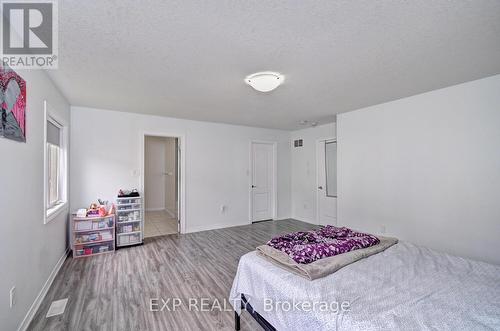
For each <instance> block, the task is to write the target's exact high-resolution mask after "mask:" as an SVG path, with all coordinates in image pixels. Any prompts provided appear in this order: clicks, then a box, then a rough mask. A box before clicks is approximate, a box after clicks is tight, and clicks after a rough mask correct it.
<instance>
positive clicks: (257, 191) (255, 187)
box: [251, 142, 274, 222]
mask: <svg viewBox="0 0 500 331" xmlns="http://www.w3.org/2000/svg"><path fill="white" fill-rule="evenodd" d="M251 168H252V169H251V214H252V215H251V220H252V221H253V222H256V221H263V220H269V219H272V218H273V216H274V143H260V142H252V144H251Z"/></svg>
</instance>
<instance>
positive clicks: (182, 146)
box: [139, 131, 186, 234]
mask: <svg viewBox="0 0 500 331" xmlns="http://www.w3.org/2000/svg"><path fill="white" fill-rule="evenodd" d="M146 136H148V137H163V138H177V141H178V148H179V150H180V153H181V157H180V159H179V160H178V162H179V164H178V167H179V170H180V176H179V182H178V183H177V185H179V195H178V198H179V200H180V203H179V210H178V211H177V213H178V215H179V233H181V234H183V233H186V136H185V135H184V134H179V133H175V132H149V131H143V132H141V135H140V139H139V141H140V144H141V146H140V151H141V152H140V157H141V159H140V165H141V170H140V175H141V192H142V195H143V199H142V203H143V206H142V210H144V204H145V201H146V199H145V195H146V192H145V185H144V172H145V170H146V167H145V161H146V160H145V155H144V154H145V153H144V149H145V148H144V147H145V142H146ZM144 216H145V215H144ZM143 218H145V217H143ZM143 221H144V222H145V221H146V220H143Z"/></svg>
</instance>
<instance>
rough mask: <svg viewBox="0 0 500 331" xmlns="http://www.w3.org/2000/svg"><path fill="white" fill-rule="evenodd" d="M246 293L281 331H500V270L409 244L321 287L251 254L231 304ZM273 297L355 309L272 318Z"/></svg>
mask: <svg viewBox="0 0 500 331" xmlns="http://www.w3.org/2000/svg"><path fill="white" fill-rule="evenodd" d="M242 293H243V294H245V295H246V296H247V297H248V298H249V301H250V303H251V304H252V306H253V307H254V309H255V310H256V311H257V312H259V313H260V314H261V315H262V316H263V317H264V318H265V319H266V320H267V321H269V322H270V323H271V324H272V325H273V326H274V327H276V328H277V329H278V330H430V329H434V330H454V331H455V330H500V266H495V265H491V264H487V263H482V262H477V261H471V260H467V259H463V258H459V257H454V256H450V255H447V254H443V253H438V252H435V251H433V250H431V249H427V248H423V247H419V246H415V245H412V244H410V243H406V242H400V243H398V244H396V245H394V246H393V247H390V248H389V249H387V250H386V251H384V252H382V253H379V254H376V255H374V256H371V257H369V258H366V259H363V260H361V261H358V262H355V263H353V264H351V265H349V266H346V267H344V268H342V269H341V270H339V271H337V272H336V273H334V274H332V275H329V276H327V277H324V278H321V279H317V280H314V281H309V280H306V279H304V278H302V277H299V276H296V275H294V274H292V273H290V272H288V271H285V270H283V269H281V268H280V267H278V266H276V265H274V264H272V263H270V262H268V261H266V260H264V259H263V258H261V257H259V256H257V254H256V252H251V253H248V254H246V255H244V256H242V257H241V259H240V262H239V266H238V271H237V274H236V276H235V279H234V282H233V286H232V289H231V293H230V300H231V302H233V303H235V302H237V300H238V299H239V298H240V294H242ZM266 298H267V299H268V300H269V299H270V300H272V302H273V304H276V303H277V302H278V301H288V302H292V299H293V298H295V301H296V302H297V301H302V302H303V301H308V302H311V303H314V302H321V301H326V302H337V303H339V304H340V303H342V302H349V305H350V307H349V310H348V311H342V310H340V312H339V313H338V314H335V313H333V312H331V311H329V312H324V311H320V309H315V310H310V309H309V311H304V309H299V310H294V309H290V310H288V311H286V310H287V308H288V307H287V306H286V305H285V306H283V305H281V307H282V308H284V309H278V310H273V311H271V312H267V311H266V310H265V309H264V299H266ZM267 307H269V305H268V306H267ZM234 308H235V310H236V311H238V312H240V307H239V305H238V304H237V303H236V304H234ZM306 308H307V307H306ZM305 310H307V309H305Z"/></svg>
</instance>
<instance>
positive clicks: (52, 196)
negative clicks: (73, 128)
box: [46, 119, 62, 209]
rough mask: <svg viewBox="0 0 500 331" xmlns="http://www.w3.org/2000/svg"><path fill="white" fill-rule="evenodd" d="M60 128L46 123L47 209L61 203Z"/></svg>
mask: <svg viewBox="0 0 500 331" xmlns="http://www.w3.org/2000/svg"><path fill="white" fill-rule="evenodd" d="M60 160H61V127H60V125H58V124H56V123H55V122H53V121H52V120H50V119H49V120H48V121H47V202H46V203H47V209H50V208H53V207H54V206H56V205H57V204H59V203H61V202H62V197H61V192H62V190H61V189H60V187H59V186H60V184H61V181H60V180H59V179H60V177H61V167H60Z"/></svg>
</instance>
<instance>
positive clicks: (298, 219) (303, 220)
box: [291, 216, 318, 225]
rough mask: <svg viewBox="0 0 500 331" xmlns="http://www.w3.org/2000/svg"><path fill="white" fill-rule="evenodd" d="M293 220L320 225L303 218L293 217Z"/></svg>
mask: <svg viewBox="0 0 500 331" xmlns="http://www.w3.org/2000/svg"><path fill="white" fill-rule="evenodd" d="M291 218H292V219H294V220H297V221H301V222H304V223H309V224H314V225H318V222H317V221H316V220H311V219H308V218H302V217H293V216H292V217H291Z"/></svg>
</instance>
